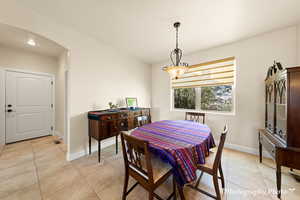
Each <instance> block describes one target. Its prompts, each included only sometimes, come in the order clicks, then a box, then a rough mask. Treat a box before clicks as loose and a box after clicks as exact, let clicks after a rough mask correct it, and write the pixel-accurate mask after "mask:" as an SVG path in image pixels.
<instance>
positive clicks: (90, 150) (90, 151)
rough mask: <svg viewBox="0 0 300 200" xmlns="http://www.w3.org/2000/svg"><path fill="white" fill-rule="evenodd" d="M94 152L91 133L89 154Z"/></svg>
mask: <svg viewBox="0 0 300 200" xmlns="http://www.w3.org/2000/svg"><path fill="white" fill-rule="evenodd" d="M91 153H92V137H91V136H90V135H89V154H90V155H91Z"/></svg>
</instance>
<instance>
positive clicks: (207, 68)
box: [171, 57, 235, 113]
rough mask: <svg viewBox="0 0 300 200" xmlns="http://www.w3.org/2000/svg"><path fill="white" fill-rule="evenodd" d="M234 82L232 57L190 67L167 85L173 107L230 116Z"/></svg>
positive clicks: (233, 61) (232, 107)
mask: <svg viewBox="0 0 300 200" xmlns="http://www.w3.org/2000/svg"><path fill="white" fill-rule="evenodd" d="M234 80H235V58H234V57H230V58H225V59H222V60H216V61H211V62H207V63H202V64H198V65H193V66H190V69H189V71H188V72H187V73H185V74H184V75H182V76H181V77H179V78H178V79H173V80H172V82H171V85H172V94H173V95H172V97H173V98H172V99H173V108H174V109H189V110H196V111H207V112H222V113H224V112H227V113H228V112H229V113H231V112H233V111H234Z"/></svg>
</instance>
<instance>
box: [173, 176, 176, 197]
mask: <svg viewBox="0 0 300 200" xmlns="http://www.w3.org/2000/svg"><path fill="white" fill-rule="evenodd" d="M173 192H174V197H173V199H174V200H177V194H176V179H175V177H174V176H173Z"/></svg>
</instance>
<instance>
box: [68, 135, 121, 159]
mask: <svg viewBox="0 0 300 200" xmlns="http://www.w3.org/2000/svg"><path fill="white" fill-rule="evenodd" d="M120 141H121V140H120V138H119V142H120ZM115 143H116V139H115V137H113V138H109V139H106V140H103V141H101V149H104V148H106V147H109V146H111V145H115ZM91 150H92V153H93V152H96V151H98V144H97V143H96V144H93V145H92V148H91ZM88 154H89V147H88V145H87V147H86V149H85V150H82V151H79V152H75V153H67V160H68V161H72V160H76V159H78V158H80V157H82V156H85V155H88Z"/></svg>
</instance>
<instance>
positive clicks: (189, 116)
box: [185, 112, 205, 124]
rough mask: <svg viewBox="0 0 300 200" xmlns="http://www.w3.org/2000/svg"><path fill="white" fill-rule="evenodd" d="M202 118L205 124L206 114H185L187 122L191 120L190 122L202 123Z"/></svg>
mask: <svg viewBox="0 0 300 200" xmlns="http://www.w3.org/2000/svg"><path fill="white" fill-rule="evenodd" d="M201 118H202V123H203V124H205V113H196V112H186V113H185V120H190V121H194V122H198V123H200V119H201Z"/></svg>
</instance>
